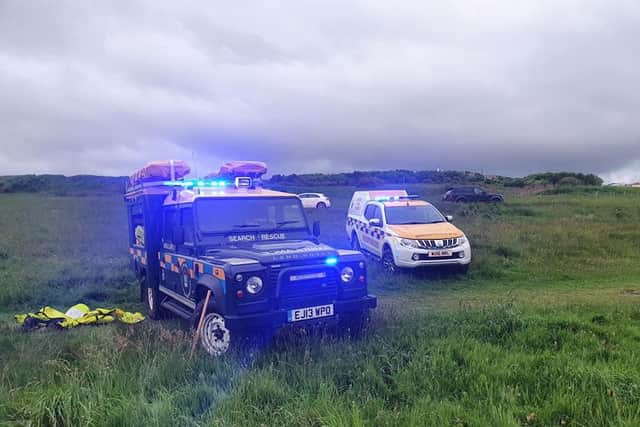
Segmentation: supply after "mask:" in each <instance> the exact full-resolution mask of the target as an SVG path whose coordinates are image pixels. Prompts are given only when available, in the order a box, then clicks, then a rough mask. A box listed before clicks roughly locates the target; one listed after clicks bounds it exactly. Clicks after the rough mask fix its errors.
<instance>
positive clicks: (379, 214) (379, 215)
mask: <svg viewBox="0 0 640 427" xmlns="http://www.w3.org/2000/svg"><path fill="white" fill-rule="evenodd" d="M373 208H374V209H373V218H377V219H379V220H380V224H382V211H381V210H380V208H379V207H378V206H374V207H373Z"/></svg>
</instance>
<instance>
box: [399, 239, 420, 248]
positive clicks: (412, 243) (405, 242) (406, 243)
mask: <svg viewBox="0 0 640 427" xmlns="http://www.w3.org/2000/svg"><path fill="white" fill-rule="evenodd" d="M400 244H401V245H402V246H405V247H407V248H415V249H418V248H420V245H419V244H418V241H417V240H412V239H400Z"/></svg>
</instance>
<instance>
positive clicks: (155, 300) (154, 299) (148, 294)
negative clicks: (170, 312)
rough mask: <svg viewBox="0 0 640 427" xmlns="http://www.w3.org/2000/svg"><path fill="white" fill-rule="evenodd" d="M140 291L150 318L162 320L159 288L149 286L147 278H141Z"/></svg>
mask: <svg viewBox="0 0 640 427" xmlns="http://www.w3.org/2000/svg"><path fill="white" fill-rule="evenodd" d="M140 289H141V290H142V294H143V297H144V302H145V305H146V307H147V314H148V315H149V317H150V318H152V319H154V320H158V319H161V318H162V314H163V311H162V309H161V308H160V299H161V297H160V291H158V287H157V286H149V281H148V279H147V276H141V277H140Z"/></svg>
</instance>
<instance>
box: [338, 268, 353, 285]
mask: <svg viewBox="0 0 640 427" xmlns="http://www.w3.org/2000/svg"><path fill="white" fill-rule="evenodd" d="M340 278H341V279H342V283H349V282H350V281H352V280H353V268H351V267H345V268H343V269H342V271H341V272H340Z"/></svg>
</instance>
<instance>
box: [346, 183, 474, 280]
mask: <svg viewBox="0 0 640 427" xmlns="http://www.w3.org/2000/svg"><path fill="white" fill-rule="evenodd" d="M452 220H453V218H452V217H451V216H444V215H443V214H442V213H440V211H439V210H438V209H437V208H436V207H435V206H433V205H432V204H431V203H429V202H426V201H424V200H419V199H418V197H417V196H409V195H408V194H407V192H406V191H405V190H388V191H356V192H355V193H354V194H353V198H352V199H351V204H350V205H349V213H348V216H347V224H346V231H347V236H348V237H349V239H350V241H351V247H352V249H354V250H357V251H363V252H366V253H369V254H371V255H373V256H375V257H376V258H378V259H380V260H381V262H382V265H383V267H384V268H385V270H387V271H390V272H395V271H396V270H397V269H398V268H399V267H401V268H416V267H427V266H435V265H453V266H457V267H459V268H460V269H461V270H463V271H466V270H467V269H468V266H469V263H470V262H471V245H470V244H469V240H468V238H467V237H466V236H465V235H464V233H463V232H462V231H461V230H460V229H458V228H457V227H456V226H454V225H453V224H451V221H452Z"/></svg>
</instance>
